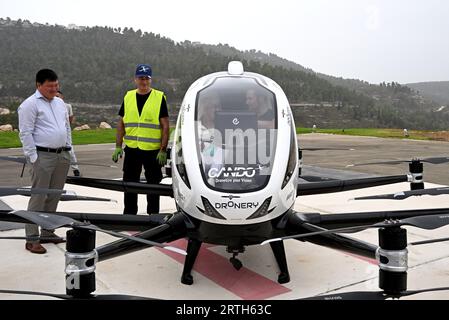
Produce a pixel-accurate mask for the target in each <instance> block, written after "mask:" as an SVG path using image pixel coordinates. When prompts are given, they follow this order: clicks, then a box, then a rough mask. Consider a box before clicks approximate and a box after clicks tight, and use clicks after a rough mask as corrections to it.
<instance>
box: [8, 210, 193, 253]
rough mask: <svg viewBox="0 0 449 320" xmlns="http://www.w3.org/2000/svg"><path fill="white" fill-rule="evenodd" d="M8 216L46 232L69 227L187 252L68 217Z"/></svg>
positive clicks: (24, 212) (21, 212) (44, 214)
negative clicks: (27, 222)
mask: <svg viewBox="0 0 449 320" xmlns="http://www.w3.org/2000/svg"><path fill="white" fill-rule="evenodd" d="M9 214H10V215H16V216H19V217H21V218H23V219H25V220H27V221H29V222H32V223H34V224H37V225H39V226H40V227H42V228H44V229H47V230H52V229H57V228H61V227H70V228H73V229H87V230H94V231H97V232H103V233H106V234H109V235H112V236H114V237H117V238H123V239H127V240H129V241H132V242H137V243H140V244H144V245H147V246H148V245H150V246H156V247H161V248H164V249H166V250H169V251H173V252H176V253H179V254H183V255H187V252H185V250H182V249H179V248H176V247H172V246H169V245H165V244H162V243H159V242H155V241H152V240H148V239H145V238H144V237H135V236H130V235H128V234H124V233H119V232H116V231H110V230H104V229H101V228H100V227H97V226H95V225H93V224H90V223H85V222H80V221H77V220H75V219H72V218H70V217H65V216H61V215H54V214H51V213H48V212H33V211H27V210H18V211H12V212H10V213H9Z"/></svg>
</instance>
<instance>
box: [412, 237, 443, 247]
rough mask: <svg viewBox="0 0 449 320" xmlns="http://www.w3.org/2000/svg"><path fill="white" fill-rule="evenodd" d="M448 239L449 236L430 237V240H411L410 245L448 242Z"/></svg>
mask: <svg viewBox="0 0 449 320" xmlns="http://www.w3.org/2000/svg"><path fill="white" fill-rule="evenodd" d="M446 241H449V238H439V239H430V240H423V241H416V242H410V243H409V244H408V245H410V246H420V245H423V244H430V243H438V242H446Z"/></svg>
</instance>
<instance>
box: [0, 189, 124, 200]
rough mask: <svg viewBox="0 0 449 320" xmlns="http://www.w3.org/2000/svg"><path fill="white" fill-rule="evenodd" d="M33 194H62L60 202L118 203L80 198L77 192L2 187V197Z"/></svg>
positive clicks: (86, 197) (92, 198)
mask: <svg viewBox="0 0 449 320" xmlns="http://www.w3.org/2000/svg"><path fill="white" fill-rule="evenodd" d="M32 194H61V197H60V199H59V200H61V201H109V202H117V201H116V200H112V199H107V198H97V197H88V196H79V195H77V194H76V193H75V192H72V191H66V190H58V189H45V188H14V187H0V196H12V195H21V196H28V197H29V196H31V195H32Z"/></svg>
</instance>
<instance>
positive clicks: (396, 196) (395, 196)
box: [353, 187, 449, 200]
mask: <svg viewBox="0 0 449 320" xmlns="http://www.w3.org/2000/svg"><path fill="white" fill-rule="evenodd" d="M442 194H449V187H445V188H432V189H423V190H412V191H402V192H397V193H390V194H381V195H376V196H367V197H358V198H354V199H353V200H376V199H386V200H390V199H391V200H403V199H407V198H409V197H413V196H424V195H428V196H438V195H442Z"/></svg>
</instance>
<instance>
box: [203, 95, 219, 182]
mask: <svg viewBox="0 0 449 320" xmlns="http://www.w3.org/2000/svg"><path fill="white" fill-rule="evenodd" d="M198 110H199V112H198V114H199V116H198V120H199V123H198V134H199V143H200V145H199V148H200V154H201V162H202V165H203V167H204V170H205V172H206V173H207V172H208V171H209V170H210V169H211V168H216V167H217V166H219V167H221V166H222V163H223V159H222V157H223V149H222V148H221V146H220V143H221V142H220V140H221V138H218V139H217V135H218V133H217V130H216V128H215V114H216V112H217V111H220V110H222V107H221V103H220V98H219V97H218V96H217V95H203V96H201V98H200V100H199V108H198ZM209 180H211V179H209ZM209 183H211V184H212V185H214V183H213V182H212V180H211V181H209Z"/></svg>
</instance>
